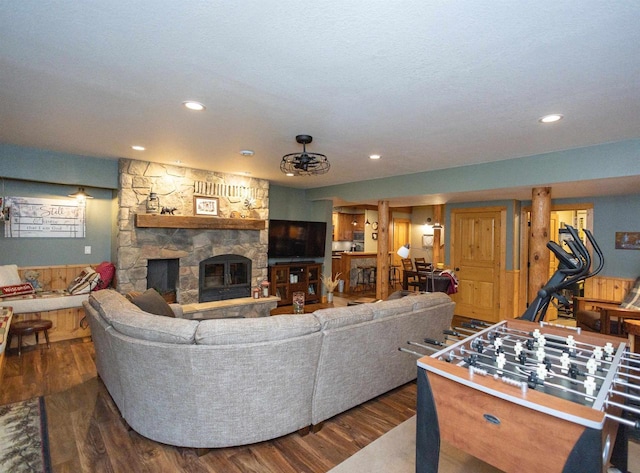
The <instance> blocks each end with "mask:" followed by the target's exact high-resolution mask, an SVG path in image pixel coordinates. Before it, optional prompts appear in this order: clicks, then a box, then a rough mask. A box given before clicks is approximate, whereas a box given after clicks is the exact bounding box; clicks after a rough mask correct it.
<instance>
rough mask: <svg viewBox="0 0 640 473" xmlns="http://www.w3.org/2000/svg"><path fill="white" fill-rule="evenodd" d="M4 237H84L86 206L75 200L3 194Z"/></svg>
mask: <svg viewBox="0 0 640 473" xmlns="http://www.w3.org/2000/svg"><path fill="white" fill-rule="evenodd" d="M5 207H6V208H8V209H9V220H8V221H6V222H5V225H4V236H5V237H6V238H84V237H85V230H86V229H85V222H86V207H85V204H84V202H80V201H78V200H76V199H41V198H37V197H7V198H6V199H5Z"/></svg>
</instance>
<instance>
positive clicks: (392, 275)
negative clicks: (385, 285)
mask: <svg viewBox="0 0 640 473" xmlns="http://www.w3.org/2000/svg"><path fill="white" fill-rule="evenodd" d="M398 284H400V269H399V266H398V265H397V264H392V265H391V266H389V286H391V287H393V288H394V289H395V288H396V286H397V285H398Z"/></svg>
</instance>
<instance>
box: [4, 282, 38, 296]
mask: <svg viewBox="0 0 640 473" xmlns="http://www.w3.org/2000/svg"><path fill="white" fill-rule="evenodd" d="M34 292H36V291H35V289H33V286H32V285H31V284H29V283H28V282H25V283H21V284H12V285H11V286H0V297H10V296H20V295H23V294H33V293H34Z"/></svg>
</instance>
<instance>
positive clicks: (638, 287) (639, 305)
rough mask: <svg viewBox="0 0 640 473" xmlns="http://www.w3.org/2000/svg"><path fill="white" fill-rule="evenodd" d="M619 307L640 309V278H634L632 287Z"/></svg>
mask: <svg viewBox="0 0 640 473" xmlns="http://www.w3.org/2000/svg"><path fill="white" fill-rule="evenodd" d="M620 307H622V308H623V309H638V310H640V278H638V279H636V282H635V283H634V285H633V287H632V288H631V290H630V291H629V294H627V297H625V298H624V300H623V301H622V303H621V304H620Z"/></svg>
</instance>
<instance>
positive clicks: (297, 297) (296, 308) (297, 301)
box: [293, 291, 304, 314]
mask: <svg viewBox="0 0 640 473" xmlns="http://www.w3.org/2000/svg"><path fill="white" fill-rule="evenodd" d="M293 313H294V314H304V292H301V291H297V292H294V293H293Z"/></svg>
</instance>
